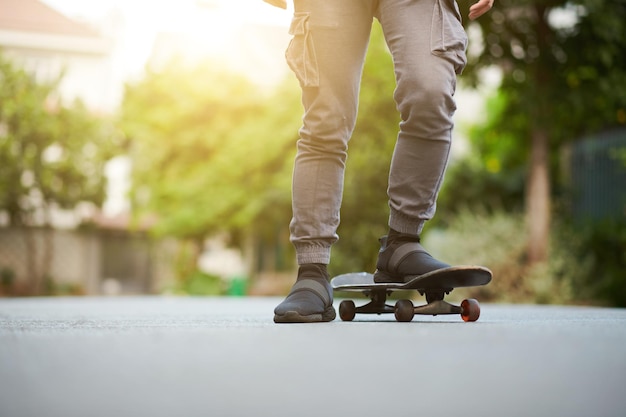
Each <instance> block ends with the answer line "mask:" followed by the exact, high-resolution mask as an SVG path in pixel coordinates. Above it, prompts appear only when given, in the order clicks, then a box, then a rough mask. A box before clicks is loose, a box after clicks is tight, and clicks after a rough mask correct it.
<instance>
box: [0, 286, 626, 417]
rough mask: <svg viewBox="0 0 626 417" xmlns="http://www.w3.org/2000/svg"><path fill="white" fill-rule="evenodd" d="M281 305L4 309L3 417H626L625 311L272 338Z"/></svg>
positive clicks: (360, 327) (49, 304)
mask: <svg viewBox="0 0 626 417" xmlns="http://www.w3.org/2000/svg"><path fill="white" fill-rule="evenodd" d="M279 301H280V300H279V299H276V298H167V297H141V298H43V299H2V300H0V416H2V417H22V416H47V417H54V416H59V417H61V416H63V417H72V416H81V417H84V416H150V417H160V416H174V415H177V416H272V417H274V416H290V417H293V416H339V415H348V416H380V415H393V416H412V417H414V416H418V415H428V416H452V415H467V416H483V417H487V416H499V417H500V416H505V415H506V416H568V417H571V416H584V417H589V416H596V417H597V416H613V417H623V416H626V390H625V387H626V310H623V309H603V308H586V307H553V306H508V305H482V315H481V318H480V320H479V321H478V322H476V323H464V322H462V321H461V319H460V317H458V316H438V317H424V316H416V317H415V319H414V320H413V322H411V323H396V322H395V321H394V319H393V316H357V320H361V321H359V322H352V323H344V322H341V321H339V320H337V321H335V322H332V323H325V324H313V325H277V324H274V323H273V322H272V317H273V313H272V310H273V308H274V306H275V305H276V304H277V303H278V302H279ZM337 304H338V303H337Z"/></svg>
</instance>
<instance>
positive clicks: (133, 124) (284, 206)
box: [121, 62, 301, 240]
mask: <svg viewBox="0 0 626 417" xmlns="http://www.w3.org/2000/svg"><path fill="white" fill-rule="evenodd" d="M300 112H301V111H300V106H299V98H298V94H297V87H296V86H295V85H294V84H292V83H286V84H285V85H282V86H281V87H279V88H278V89H277V90H276V91H272V92H269V93H268V92H266V91H263V90H261V89H260V88H259V87H257V86H255V85H253V84H252V83H250V82H249V81H248V80H246V79H245V78H243V77H240V76H237V75H235V74H233V73H229V72H226V71H222V70H220V69H219V66H216V65H214V64H213V63H210V62H207V63H204V64H202V65H199V66H197V67H195V68H190V67H182V66H178V65H176V64H175V63H172V64H171V65H170V66H168V67H167V68H166V69H165V70H163V71H161V72H158V73H156V72H151V73H148V74H147V75H146V77H145V79H144V80H142V81H141V82H139V83H137V84H135V85H131V86H128V88H127V91H126V96H125V99H124V103H123V106H122V113H121V124H122V126H123V129H124V130H125V132H126V133H127V134H128V136H129V138H130V140H131V142H132V161H133V184H134V185H133V191H132V198H133V203H134V206H135V208H136V209H137V210H138V211H139V212H147V213H151V214H156V215H157V217H158V223H157V232H158V233H163V234H168V235H173V236H177V237H181V238H186V239H200V240H201V239H203V238H205V237H206V236H208V235H209V234H211V233H215V232H217V231H223V230H227V231H234V230H238V229H242V228H248V227H250V230H252V229H254V230H259V229H262V228H263V227H264V226H268V227H271V226H269V225H273V224H274V222H276V221H280V222H282V223H284V224H285V225H286V224H287V223H288V221H289V217H290V212H291V209H290V208H291V204H290V201H291V198H290V179H291V166H292V164H293V160H292V159H293V149H294V144H295V140H296V138H297V130H298V126H299V119H300Z"/></svg>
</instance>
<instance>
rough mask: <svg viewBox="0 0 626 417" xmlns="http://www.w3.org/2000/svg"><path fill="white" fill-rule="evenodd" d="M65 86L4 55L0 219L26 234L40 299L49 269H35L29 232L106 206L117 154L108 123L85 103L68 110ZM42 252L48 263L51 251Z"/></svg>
mask: <svg viewBox="0 0 626 417" xmlns="http://www.w3.org/2000/svg"><path fill="white" fill-rule="evenodd" d="M61 78H62V77H61V76H59V77H58V78H57V79H56V80H53V81H51V82H37V81H36V80H35V78H34V77H33V76H32V75H30V74H29V73H27V72H26V71H24V70H23V69H21V68H19V67H18V66H17V65H16V64H14V63H12V62H11V61H10V60H9V59H8V58H6V57H4V56H3V55H2V54H0V85H1V86H2V88H0V211H1V212H4V213H6V216H7V218H8V223H9V225H10V226H13V227H23V228H24V232H25V233H24V236H25V237H26V240H27V241H26V244H27V247H28V251H27V254H26V256H27V257H28V262H27V265H28V271H29V275H30V277H31V279H32V280H33V285H32V287H33V291H34V293H38V292H39V291H40V289H41V283H42V280H43V274H45V271H46V270H47V269H49V268H47V266H46V265H42V266H40V267H37V265H38V264H37V259H39V256H38V252H39V249H38V246H37V245H36V244H35V241H34V240H33V239H32V236H30V233H28V228H29V227H34V226H44V227H45V226H47V225H49V220H50V213H51V210H52V209H53V208H54V207H58V208H64V209H72V208H74V207H75V206H76V205H77V204H79V203H81V202H91V203H94V204H96V205H101V204H102V202H103V200H104V197H105V182H106V179H105V177H104V164H105V163H106V161H107V160H108V159H110V157H111V156H112V155H113V152H114V149H115V146H116V142H115V141H114V140H112V139H113V138H115V135H114V130H113V128H112V125H111V124H110V123H107V122H105V121H104V120H102V119H100V118H98V117H95V116H93V115H92V114H90V113H89V111H88V110H87V109H86V108H85V106H84V105H83V104H82V103H81V102H80V101H76V102H74V103H73V104H72V105H69V106H68V105H65V104H64V103H63V102H62V100H61V98H60V97H59V94H58V92H57V90H56V88H57V86H58V83H59V82H60V80H61ZM43 251H44V255H43V258H44V259H47V260H50V259H51V252H50V251H52V246H51V245H45V247H44V248H43Z"/></svg>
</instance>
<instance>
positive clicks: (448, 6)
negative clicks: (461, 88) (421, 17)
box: [430, 0, 467, 74]
mask: <svg viewBox="0 0 626 417" xmlns="http://www.w3.org/2000/svg"><path fill="white" fill-rule="evenodd" d="M434 7H435V8H434V10H433V22H432V27H431V33H430V48H431V52H432V53H433V54H434V55H437V56H440V57H442V58H445V59H447V60H448V61H449V62H450V63H452V65H454V72H455V73H457V74H460V73H461V72H463V69H464V68H465V65H466V64H467V57H466V55H465V49H466V48H467V34H466V33H465V29H463V25H462V24H461V13H460V11H459V7H458V5H457V4H456V2H455V1H454V0H436V1H435V6H434Z"/></svg>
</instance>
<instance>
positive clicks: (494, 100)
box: [441, 0, 626, 208]
mask: <svg viewBox="0 0 626 417" xmlns="http://www.w3.org/2000/svg"><path fill="white" fill-rule="evenodd" d="M463 5H464V6H465V7H469V6H468V4H467V3H463ZM468 31H469V33H470V34H471V36H470V48H469V53H468V56H469V64H468V67H467V69H466V72H465V74H464V75H463V76H462V77H461V80H464V81H465V82H466V83H468V84H473V85H477V84H478V83H480V75H481V73H482V72H481V71H482V70H483V69H486V68H490V67H494V66H495V67H497V68H498V69H499V70H500V72H501V74H502V81H501V85H500V88H499V89H498V91H497V93H496V94H495V95H494V96H493V97H491V98H490V99H489V100H488V104H487V108H486V112H487V118H486V121H485V122H484V123H483V124H481V125H477V126H474V127H473V128H472V129H471V130H470V137H471V142H472V147H471V149H472V150H473V152H472V153H471V154H470V156H469V157H468V158H467V159H466V160H465V161H463V162H462V163H461V164H460V165H459V166H457V167H452V169H451V170H450V175H448V178H447V180H446V183H445V185H444V190H443V194H442V198H443V199H444V200H451V199H455V200H458V198H457V197H458V196H464V198H462V200H463V201H466V202H468V204H479V205H481V204H482V205H484V203H485V201H486V202H487V203H488V205H491V206H496V207H498V206H499V207H504V208H514V207H517V208H521V207H522V200H523V199H524V192H523V189H524V188H525V187H526V188H527V187H528V186H529V181H530V177H529V170H530V168H529V167H530V166H531V162H530V161H531V157H532V153H531V150H532V149H533V147H534V146H535V145H536V142H533V141H532V138H533V134H534V133H536V132H537V131H539V132H544V133H545V136H546V138H547V141H546V143H544V144H543V145H545V147H546V149H547V152H548V157H547V158H546V160H545V161H544V162H545V164H547V172H549V173H550V174H551V176H550V181H551V183H552V186H553V191H552V192H553V193H556V192H558V185H559V184H558V179H559V173H560V171H561V167H560V166H559V163H560V160H559V156H560V155H559V150H560V149H561V146H562V145H563V144H564V143H567V142H570V141H574V140H576V139H577V138H579V137H580V136H582V135H585V134H589V133H593V132H598V131H601V130H605V129H609V128H611V127H615V126H623V125H625V124H626V2H624V1H623V0H589V1H587V0H585V1H583V0H571V1H566V0H515V1H513V0H497V1H496V3H495V6H494V9H493V10H492V11H491V12H490V13H488V14H486V15H484V16H483V17H481V18H480V19H478V20H477V21H476V22H472V23H470V24H469V25H468ZM469 177H471V180H470V179H469ZM526 198H527V199H528V198H532V196H531V195H529V194H528V193H527V195H526ZM441 207H445V208H449V207H450V205H446V204H442V205H441Z"/></svg>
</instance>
